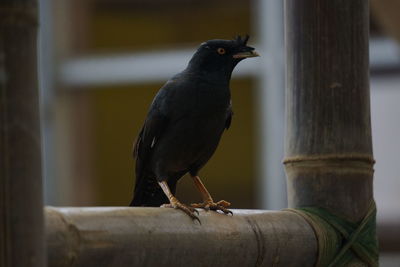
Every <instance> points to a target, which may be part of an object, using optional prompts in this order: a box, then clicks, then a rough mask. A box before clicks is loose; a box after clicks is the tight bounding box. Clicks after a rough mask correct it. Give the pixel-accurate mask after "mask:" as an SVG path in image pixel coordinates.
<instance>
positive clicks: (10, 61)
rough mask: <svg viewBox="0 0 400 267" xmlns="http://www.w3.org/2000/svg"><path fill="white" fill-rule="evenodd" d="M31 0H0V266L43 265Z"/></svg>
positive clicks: (34, 19) (34, 11) (33, 3)
mask: <svg viewBox="0 0 400 267" xmlns="http://www.w3.org/2000/svg"><path fill="white" fill-rule="evenodd" d="M36 33H37V6H36V1H35V0H3V1H1V3H0V266H1V267H16V266H18V267H25V266H27V267H28V266H29V267H39V266H40V267H43V266H44V243H43V203H42V184H41V142H40V130H39V128H40V127H39V126H40V124H39V108H38V87H37V77H36V74H37V73H36V72H37V65H36V52H37V51H36Z"/></svg>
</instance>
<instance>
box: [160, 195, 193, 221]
mask: <svg viewBox="0 0 400 267" xmlns="http://www.w3.org/2000/svg"><path fill="white" fill-rule="evenodd" d="M161 207H162V208H174V209H180V210H181V211H183V212H184V213H186V214H187V215H189V217H190V218H192V219H193V220H197V221H198V222H199V223H200V224H201V221H200V219H199V217H198V216H197V215H199V211H198V210H196V209H195V208H192V207H190V206H187V205H185V204H182V203H181V202H179V201H176V202H173V203H170V204H163V205H161ZM195 213H196V214H197V215H196V214H195Z"/></svg>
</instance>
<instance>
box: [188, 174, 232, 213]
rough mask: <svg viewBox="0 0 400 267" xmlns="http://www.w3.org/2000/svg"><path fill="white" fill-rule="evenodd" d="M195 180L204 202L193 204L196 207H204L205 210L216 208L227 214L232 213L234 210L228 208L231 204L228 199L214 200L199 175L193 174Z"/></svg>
mask: <svg viewBox="0 0 400 267" xmlns="http://www.w3.org/2000/svg"><path fill="white" fill-rule="evenodd" d="M192 178H193V182H194V184H195V185H196V187H197V189H198V190H199V191H200V193H201V196H202V198H203V203H197V204H191V206H192V207H194V208H202V209H205V210H210V209H211V210H215V211H218V210H220V211H222V212H223V213H225V214H228V213H230V214H232V211H230V210H228V209H227V208H228V207H229V206H230V205H231V203H229V202H228V201H225V200H220V201H218V202H216V203H215V202H214V200H213V199H212V197H211V195H210V193H208V190H207V188H206V187H205V186H204V184H203V183H202V182H201V180H200V177H199V176H192Z"/></svg>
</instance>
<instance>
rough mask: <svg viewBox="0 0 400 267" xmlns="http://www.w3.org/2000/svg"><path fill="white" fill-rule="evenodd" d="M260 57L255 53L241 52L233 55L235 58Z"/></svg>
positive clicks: (253, 51)
mask: <svg viewBox="0 0 400 267" xmlns="http://www.w3.org/2000/svg"><path fill="white" fill-rule="evenodd" d="M259 56H260V55H259V54H258V53H257V52H256V51H255V50H252V51H246V52H239V53H236V54H234V55H233V58H248V57H259Z"/></svg>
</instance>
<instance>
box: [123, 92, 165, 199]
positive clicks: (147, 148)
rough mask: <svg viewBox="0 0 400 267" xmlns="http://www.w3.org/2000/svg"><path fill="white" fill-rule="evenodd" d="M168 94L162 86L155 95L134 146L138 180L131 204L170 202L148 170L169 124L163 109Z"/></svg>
mask: <svg viewBox="0 0 400 267" xmlns="http://www.w3.org/2000/svg"><path fill="white" fill-rule="evenodd" d="M166 95H167V92H166V90H165V88H162V89H161V90H160V91H159V93H158V94H157V96H156V97H155V99H154V101H153V103H152V105H151V107H150V110H149V112H148V114H147V117H146V120H145V122H144V124H143V127H142V129H141V130H140V133H139V136H138V137H137V139H136V142H135V144H134V147H133V156H134V157H135V158H136V168H135V169H136V170H135V171H136V182H135V190H134V198H133V200H132V202H131V204H130V205H131V206H160V205H161V204H162V203H167V202H168V199H167V198H166V196H165V195H164V193H163V192H162V190H161V188H160V187H159V185H158V183H157V180H156V177H153V176H152V174H151V173H148V171H147V170H146V169H147V165H148V164H149V161H150V160H151V156H152V151H153V149H154V147H155V146H156V145H157V142H158V141H159V140H160V138H161V137H162V135H163V133H165V131H166V129H167V127H168V124H169V118H168V114H167V113H166V112H165V110H164V112H162V111H161V106H162V105H163V102H164V101H165V98H166V97H167V96H166Z"/></svg>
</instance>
